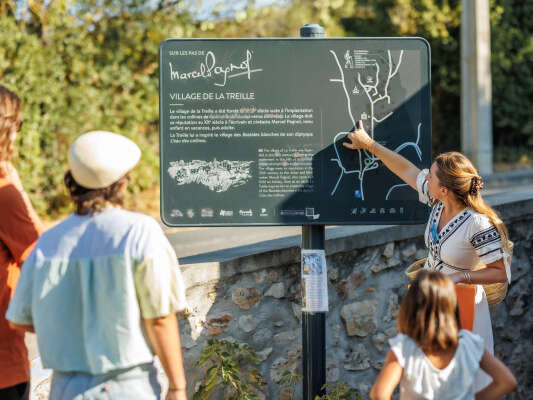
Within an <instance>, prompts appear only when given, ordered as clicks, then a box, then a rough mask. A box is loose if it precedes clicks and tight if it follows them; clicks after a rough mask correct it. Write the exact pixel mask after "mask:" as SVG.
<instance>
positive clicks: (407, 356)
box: [389, 329, 484, 400]
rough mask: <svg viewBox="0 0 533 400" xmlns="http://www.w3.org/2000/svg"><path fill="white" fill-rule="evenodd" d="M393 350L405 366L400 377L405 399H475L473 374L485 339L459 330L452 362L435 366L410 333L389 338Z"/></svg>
mask: <svg viewBox="0 0 533 400" xmlns="http://www.w3.org/2000/svg"><path fill="white" fill-rule="evenodd" d="M389 343H390V345H391V350H392V351H393V352H394V355H395V356H396V358H397V359H398V363H399V364H400V365H401V366H402V368H403V374H402V379H401V381H400V398H401V399H402V400H418V399H439V400H448V399H449V400H467V399H468V400H470V399H474V395H475V392H474V377H475V375H476V372H477V371H478V370H479V362H480V361H481V357H482V356H483V350H484V346H483V339H482V338H481V337H480V336H478V335H476V334H473V333H472V332H470V331H467V330H464V329H463V330H461V331H459V343H458V345H457V350H456V351H455V355H454V356H453V358H452V360H451V361H450V363H449V364H448V365H447V366H446V367H445V368H443V369H438V368H437V367H435V366H434V365H433V364H431V362H430V361H429V359H428V358H427V357H426V355H425V354H424V352H423V351H422V350H421V349H420V348H419V347H418V345H417V344H416V343H415V342H414V341H413V340H412V339H411V338H410V337H409V336H407V335H404V334H398V335H397V336H395V337H393V338H392V339H389Z"/></svg>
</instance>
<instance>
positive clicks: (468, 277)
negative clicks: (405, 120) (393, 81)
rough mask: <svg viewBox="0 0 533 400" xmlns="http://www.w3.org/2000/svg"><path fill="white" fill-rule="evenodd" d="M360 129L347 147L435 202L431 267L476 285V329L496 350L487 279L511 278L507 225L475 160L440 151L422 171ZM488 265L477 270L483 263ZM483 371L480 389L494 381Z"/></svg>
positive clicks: (429, 237) (428, 238) (428, 236)
mask: <svg viewBox="0 0 533 400" xmlns="http://www.w3.org/2000/svg"><path fill="white" fill-rule="evenodd" d="M358 126H359V128H358V129H356V130H354V131H353V132H351V133H350V134H349V135H348V139H349V140H350V142H345V143H343V145H344V147H346V148H348V149H352V150H357V149H365V150H367V151H369V152H371V153H373V154H375V155H376V156H377V157H379V158H380V160H381V161H382V162H383V164H385V166H387V168H389V169H390V170H391V171H392V172H394V173H395V174H396V175H398V176H399V177H400V178H401V179H402V180H403V181H404V182H405V183H407V184H408V185H409V186H411V187H412V188H413V189H415V190H416V191H418V195H419V200H420V201H421V202H423V203H425V204H427V205H428V206H430V207H431V213H430V216H429V221H428V223H427V226H426V231H425V235H424V238H425V243H426V246H427V247H428V249H429V252H428V257H427V262H426V265H425V266H424V267H425V268H426V269H431V270H437V271H441V272H443V273H445V274H447V275H449V277H450V278H451V279H452V281H453V282H454V283H468V284H476V285H477V288H476V298H475V307H474V325H473V332H474V333H477V334H478V335H480V336H481V337H482V338H483V339H484V342H485V346H486V348H487V350H488V351H489V352H490V353H491V354H493V353H494V340H493V336H492V325H491V321H490V314H489V306H488V302H487V297H486V295H485V292H484V290H483V286H481V285H482V284H489V283H498V282H506V281H509V282H510V281H511V270H510V256H509V250H508V235H507V229H506V228H505V225H504V224H503V222H502V220H501V219H500V218H499V217H498V215H497V214H496V212H495V211H494V210H493V209H492V208H491V207H490V206H489V205H487V204H486V203H485V201H484V200H483V198H482V197H481V193H480V190H481V188H482V187H483V182H482V179H481V177H480V176H479V174H478V173H477V170H476V169H475V168H474V166H473V165H472V163H471V162H470V161H469V160H468V158H466V157H465V156H464V155H462V154H461V153H457V152H449V153H444V154H441V155H439V156H438V157H437V158H436V159H435V161H434V162H433V164H432V165H431V169H430V170H427V169H425V170H420V169H419V168H417V167H416V166H415V165H413V164H412V163H411V162H410V161H409V160H407V159H406V158H404V157H402V156H401V155H399V154H398V153H396V152H394V151H392V150H389V149H387V148H386V147H384V146H382V145H380V144H379V143H377V142H376V141H374V140H373V139H372V138H370V136H368V134H367V133H366V132H365V130H364V128H363V125H362V123H361V121H359V122H358ZM480 261H481V262H482V263H484V264H485V265H486V268H484V269H482V270H479V271H474V269H475V268H476V267H477V265H478V264H479V262H480ZM490 381H491V379H490V377H489V376H488V375H486V374H484V373H483V372H481V371H480V373H479V375H478V376H477V377H476V391H479V390H481V389H482V388H483V387H485V386H487V385H488V384H489V383H490Z"/></svg>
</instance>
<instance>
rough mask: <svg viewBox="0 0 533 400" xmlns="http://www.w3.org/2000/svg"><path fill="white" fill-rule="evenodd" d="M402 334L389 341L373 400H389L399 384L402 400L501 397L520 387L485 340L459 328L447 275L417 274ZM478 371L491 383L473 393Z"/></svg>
mask: <svg viewBox="0 0 533 400" xmlns="http://www.w3.org/2000/svg"><path fill="white" fill-rule="evenodd" d="M398 332H399V334H398V335H397V336H396V337H394V338H392V339H390V340H389V342H390V345H391V349H390V350H389V352H388V354H387V357H386V359H385V363H384V365H383V368H382V370H381V372H380V373H379V375H378V377H377V379H376V382H375V383H374V386H373V387H372V390H371V392H370V398H371V399H372V400H377V399H379V400H380V399H388V400H389V399H390V398H391V395H392V392H393V391H394V389H395V388H396V386H397V385H398V384H400V398H401V399H402V400H406V399H439V400H447V399H449V400H452V399H453V400H463V399H464V400H466V399H474V398H475V399H499V398H501V397H502V396H503V395H505V394H507V393H509V392H510V391H512V390H513V389H514V388H515V387H516V384H517V383H516V380H515V378H514V376H513V374H512V373H511V371H510V370H509V369H508V368H507V367H506V366H505V365H504V364H503V363H502V362H501V361H500V360H498V359H497V358H495V357H494V356H492V355H491V354H490V353H489V352H488V351H487V350H485V349H484V345H483V339H482V338H481V337H480V336H478V335H476V334H473V333H471V332H469V331H467V330H463V329H460V323H459V318H458V313H457V297H456V294H455V288H454V284H453V282H452V280H451V279H450V278H449V277H447V276H446V275H444V274H443V273H440V272H436V271H426V270H423V271H421V272H419V273H418V275H417V278H416V280H415V281H414V282H413V284H412V285H411V286H410V287H409V289H408V290H407V293H406V294H405V296H404V298H403V299H402V303H401V305H400V310H399V313H398ZM480 368H481V369H482V370H483V371H485V373H487V374H488V375H489V376H490V377H491V378H492V383H490V385H488V386H487V387H485V388H484V389H483V390H481V391H480V392H478V393H475V385H474V381H475V379H474V378H475V376H476V373H477V372H478V370H479V369H480Z"/></svg>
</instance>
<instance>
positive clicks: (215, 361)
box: [193, 339, 265, 400]
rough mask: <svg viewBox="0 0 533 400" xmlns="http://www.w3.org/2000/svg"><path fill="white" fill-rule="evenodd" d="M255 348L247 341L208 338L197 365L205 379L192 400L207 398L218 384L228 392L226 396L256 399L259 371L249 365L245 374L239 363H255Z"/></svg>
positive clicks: (260, 385)
mask: <svg viewBox="0 0 533 400" xmlns="http://www.w3.org/2000/svg"><path fill="white" fill-rule="evenodd" d="M258 363H259V359H258V358H257V354H256V352H255V350H254V349H253V348H252V347H250V346H249V345H248V344H238V343H232V342H228V341H227V340H218V339H210V340H209V341H208V342H207V344H206V346H205V347H204V349H203V350H202V354H201V356H200V359H199V360H198V362H197V363H196V365H197V366H202V365H204V366H205V368H207V369H206V370H205V379H204V381H203V382H202V384H201V386H200V387H199V389H198V391H197V392H196V393H195V394H194V396H193V400H206V399H209V398H211V395H212V394H213V391H214V390H215V388H217V387H218V386H219V385H222V386H223V387H224V388H225V389H227V390H229V391H230V392H231V397H229V399H230V400H252V399H257V398H258V396H257V394H255V393H254V391H255V390H260V389H261V387H262V386H263V385H264V384H265V381H264V379H263V376H262V375H261V372H259V370H257V369H252V370H251V371H249V372H248V374H247V375H246V374H245V373H244V371H243V367H245V366H246V365H247V364H258Z"/></svg>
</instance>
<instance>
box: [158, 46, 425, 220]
mask: <svg viewBox="0 0 533 400" xmlns="http://www.w3.org/2000/svg"><path fill="white" fill-rule="evenodd" d="M159 57H160V65H159V66H160V98H159V100H160V144H161V147H160V148H161V155H160V166H161V216H162V220H163V221H164V223H165V224H167V225H169V226H207V225H212V226H221V225H307V224H319V225H341V224H352V225H368V224H411V223H422V222H425V221H426V218H427V209H426V208H427V207H426V206H425V205H422V204H421V203H419V202H418V196H417V193H416V192H415V191H414V190H413V189H412V188H410V187H408V186H407V185H405V184H404V183H403V182H402V181H401V180H400V179H399V178H398V177H396V176H394V175H393V174H392V173H391V172H390V171H389V170H388V169H387V168H386V167H385V166H384V165H383V163H382V162H381V161H380V160H379V159H378V158H376V157H375V156H373V155H372V154H371V153H369V152H367V151H361V150H359V151H352V150H348V149H346V148H344V147H343V146H342V142H344V141H347V139H346V135H347V133H348V132H349V131H350V130H351V129H352V128H353V127H354V125H355V123H356V121H357V120H362V122H363V124H364V127H365V129H366V130H367V132H368V133H369V134H370V135H371V136H372V137H373V138H374V139H375V140H377V141H378V142H379V143H381V144H383V145H384V146H386V147H388V148H390V149H391V150H393V151H396V152H397V153H399V154H401V155H403V156H405V157H407V158H408V159H409V160H411V161H412V162H413V163H414V164H416V165H417V166H418V167H421V168H422V167H424V168H427V167H429V166H430V163H431V115H430V49H429V45H428V44H427V42H426V41H425V40H423V39H420V38H336V39H335V38H331V39H316V38H314V39H296V38H295V39H169V40H166V41H164V42H163V43H162V44H161V46H160V55H159Z"/></svg>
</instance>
